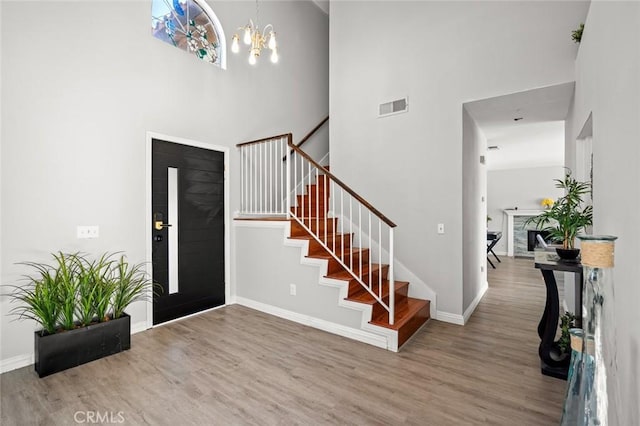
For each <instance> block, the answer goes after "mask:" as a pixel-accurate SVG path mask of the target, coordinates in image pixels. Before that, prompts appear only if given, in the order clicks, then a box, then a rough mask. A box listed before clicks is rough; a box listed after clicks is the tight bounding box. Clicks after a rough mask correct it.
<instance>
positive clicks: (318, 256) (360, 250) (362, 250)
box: [307, 247, 369, 266]
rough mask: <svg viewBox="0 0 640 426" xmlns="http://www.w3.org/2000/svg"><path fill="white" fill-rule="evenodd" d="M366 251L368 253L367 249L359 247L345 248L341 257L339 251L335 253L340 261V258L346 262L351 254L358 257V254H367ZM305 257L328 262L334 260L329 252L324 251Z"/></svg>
mask: <svg viewBox="0 0 640 426" xmlns="http://www.w3.org/2000/svg"><path fill="white" fill-rule="evenodd" d="M368 251H369V249H368V248H361V247H345V250H344V255H343V256H341V253H340V251H337V252H336V255H337V256H338V257H339V258H341V259H342V258H344V259H347V260H348V256H350V255H351V254H354V255H358V254H360V253H367V252H368ZM307 257H311V258H313V259H329V260H331V259H335V258H334V257H333V256H332V255H331V254H330V253H329V252H327V251H326V250H323V251H322V252H319V253H313V254H310V255H308V256H307ZM344 259H342V260H343V262H344ZM345 263H347V262H345ZM353 266H356V265H353ZM363 266H364V265H363Z"/></svg>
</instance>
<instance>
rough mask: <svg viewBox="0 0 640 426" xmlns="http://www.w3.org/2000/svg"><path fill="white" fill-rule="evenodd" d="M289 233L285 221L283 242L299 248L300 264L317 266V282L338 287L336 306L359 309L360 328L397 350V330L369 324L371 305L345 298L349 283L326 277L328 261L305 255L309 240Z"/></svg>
mask: <svg viewBox="0 0 640 426" xmlns="http://www.w3.org/2000/svg"><path fill="white" fill-rule="evenodd" d="M294 220H295V219H294ZM290 235H291V222H290V221H287V226H286V227H285V229H284V234H283V243H284V245H285V246H289V247H298V248H300V264H302V265H307V266H315V267H317V268H318V284H320V285H324V286H328V287H334V288H337V289H338V306H340V307H343V308H347V309H353V310H356V311H360V312H361V321H360V328H362V330H363V331H365V332H368V333H371V334H374V335H376V336H382V337H384V339H385V340H386V347H385V348H384V349H387V350H390V351H393V352H398V332H397V331H395V330H391V329H388V328H384V327H379V326H377V325H373V324H370V323H369V321H371V314H372V310H373V306H372V305H368V304H365V303H358V302H354V301H351V300H347V297H348V293H349V283H348V282H347V281H343V280H336V279H333V278H327V276H326V275H327V269H328V265H329V261H328V260H327V259H316V258H312V257H307V256H308V254H309V240H303V239H294V238H289V236H290Z"/></svg>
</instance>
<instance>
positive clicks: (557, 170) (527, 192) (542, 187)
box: [487, 166, 565, 253]
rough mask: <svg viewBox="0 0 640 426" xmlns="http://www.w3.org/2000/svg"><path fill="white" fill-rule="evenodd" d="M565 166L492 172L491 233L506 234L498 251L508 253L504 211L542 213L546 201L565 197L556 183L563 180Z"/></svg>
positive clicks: (489, 186) (489, 191)
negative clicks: (515, 209) (540, 211)
mask: <svg viewBox="0 0 640 426" xmlns="http://www.w3.org/2000/svg"><path fill="white" fill-rule="evenodd" d="M564 173H565V169H564V167H562V166H552V167H533V168H526V169H511V170H490V171H489V172H488V173H487V214H488V215H489V216H490V217H491V219H492V220H491V221H490V222H489V230H491V231H502V235H503V238H502V239H501V240H500V241H498V244H496V247H495V248H494V251H495V252H496V253H506V252H507V218H506V217H505V215H504V209H512V208H515V207H518V209H520V210H539V209H541V206H540V202H541V201H542V199H543V198H551V199H553V200H556V199H558V198H559V197H562V196H563V195H564V192H563V191H562V189H559V188H556V186H555V182H554V181H553V179H562V178H563V177H564Z"/></svg>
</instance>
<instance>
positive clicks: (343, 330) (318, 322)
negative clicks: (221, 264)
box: [236, 296, 387, 349]
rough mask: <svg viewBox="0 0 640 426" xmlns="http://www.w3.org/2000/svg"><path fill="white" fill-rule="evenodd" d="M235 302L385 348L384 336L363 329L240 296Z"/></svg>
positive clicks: (385, 340)
mask: <svg viewBox="0 0 640 426" xmlns="http://www.w3.org/2000/svg"><path fill="white" fill-rule="evenodd" d="M236 303H237V304H238V305H242V306H246V307H247V308H251V309H255V310H257V311H260V312H264V313H266V314H269V315H273V316H276V317H280V318H284V319H286V320H289V321H293V322H297V323H298V324H303V325H307V326H309V327H313V328H317V329H319V330H322V331H326V332H328V333H332V334H337V335H338V336H342V337H347V338H349V339H352V340H357V341H359V342H363V343H367V344H369V345H373V346H377V347H379V348H382V349H387V339H386V338H385V337H384V336H380V335H377V334H373V333H369V332H366V331H364V330H359V329H356V328H352V327H347V326H344V325H341V324H336V323H333V322H330V321H326V320H323V319H319V318H314V317H311V316H309V315H304V314H299V313H297V312H293V311H289V310H286V309H282V308H278V307H277V306H272V305H267V304H265V303H262V302H257V301H255V300H251V299H246V298H244V297H240V296H236Z"/></svg>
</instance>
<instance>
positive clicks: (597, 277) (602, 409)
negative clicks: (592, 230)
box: [574, 235, 617, 426]
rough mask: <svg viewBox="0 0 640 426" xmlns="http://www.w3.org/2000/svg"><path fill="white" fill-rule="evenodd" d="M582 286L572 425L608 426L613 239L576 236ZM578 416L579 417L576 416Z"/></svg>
mask: <svg viewBox="0 0 640 426" xmlns="http://www.w3.org/2000/svg"><path fill="white" fill-rule="evenodd" d="M578 238H580V240H581V247H582V266H583V271H584V272H583V276H584V286H583V295H582V318H583V323H582V324H583V328H584V338H583V343H582V357H581V367H580V368H581V369H582V370H581V371H582V375H581V386H582V387H583V389H581V392H582V393H583V395H584V404H583V407H584V409H583V411H584V417H583V418H582V421H580V419H578V420H579V421H578V422H577V423H574V424H576V425H600V426H606V425H607V424H608V412H609V406H610V405H613V407H612V409H616V405H617V404H616V403H615V401H613V400H612V399H611V398H610V397H611V395H610V392H609V391H608V388H607V379H608V378H609V379H610V380H611V383H615V381H616V375H617V366H616V363H615V360H616V356H615V329H614V326H615V322H614V320H615V318H614V316H613V314H614V312H613V309H614V306H613V302H614V288H613V263H614V247H615V243H614V241H615V240H616V239H617V237H613V236H595V235H594V236H580V237H578ZM580 414H581V415H582V413H580Z"/></svg>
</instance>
